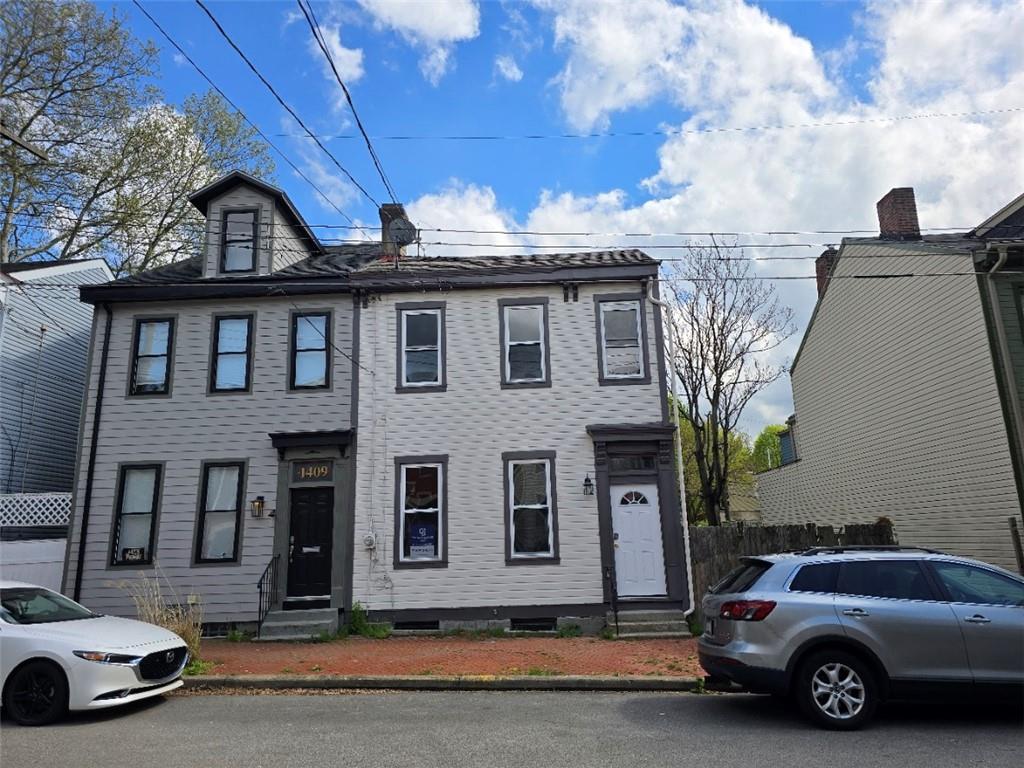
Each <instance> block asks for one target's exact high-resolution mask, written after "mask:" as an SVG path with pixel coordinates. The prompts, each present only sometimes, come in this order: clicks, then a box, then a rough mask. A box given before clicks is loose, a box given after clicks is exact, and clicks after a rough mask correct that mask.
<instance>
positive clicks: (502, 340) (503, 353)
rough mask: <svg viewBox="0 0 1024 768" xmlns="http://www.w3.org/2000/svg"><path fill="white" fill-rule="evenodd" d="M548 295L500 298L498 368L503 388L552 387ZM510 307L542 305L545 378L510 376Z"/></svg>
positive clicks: (542, 359)
mask: <svg viewBox="0 0 1024 768" xmlns="http://www.w3.org/2000/svg"><path fill="white" fill-rule="evenodd" d="M548 303H549V302H548V297H547V296H540V297H535V298H522V299H498V354H499V361H498V368H499V371H500V376H501V388H502V389H541V388H550V387H551V335H550V331H549V326H550V322H549V318H548ZM509 307H540V308H541V312H542V314H541V323H542V324H543V328H542V329H541V331H542V332H541V337H540V343H541V347H542V352H541V362H542V364H543V365H544V378H543V379H537V380H529V381H511V380H510V379H509V378H508V350H509V348H510V347H509V346H508V341H507V339H506V326H507V323H506V322H505V314H506V311H507V310H508V308H509Z"/></svg>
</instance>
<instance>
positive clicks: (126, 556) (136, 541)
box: [110, 464, 160, 565]
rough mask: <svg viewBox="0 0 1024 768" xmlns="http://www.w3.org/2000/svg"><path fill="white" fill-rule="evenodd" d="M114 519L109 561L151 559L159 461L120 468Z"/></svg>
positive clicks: (144, 561)
mask: <svg viewBox="0 0 1024 768" xmlns="http://www.w3.org/2000/svg"><path fill="white" fill-rule="evenodd" d="M117 488H118V491H117V510H116V516H115V520H114V540H113V546H112V548H111V555H110V562H111V564H112V565H148V564H150V563H152V562H153V543H154V542H153V540H154V538H155V535H156V526H155V525H154V520H155V519H156V508H157V499H158V498H159V494H160V465H159V464H146V465H133V466H127V467H122V468H121V476H120V478H119V480H118V486H117Z"/></svg>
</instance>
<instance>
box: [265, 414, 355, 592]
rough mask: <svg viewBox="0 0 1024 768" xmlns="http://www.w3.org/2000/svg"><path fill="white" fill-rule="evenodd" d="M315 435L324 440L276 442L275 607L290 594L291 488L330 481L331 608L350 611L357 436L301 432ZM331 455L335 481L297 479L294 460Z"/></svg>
mask: <svg viewBox="0 0 1024 768" xmlns="http://www.w3.org/2000/svg"><path fill="white" fill-rule="evenodd" d="M307 435H309V436H310V437H311V438H312V437H314V436H316V437H318V438H319V439H320V440H321V442H320V444H319V445H318V444H315V443H313V440H312V439H311V440H310V442H311V443H313V444H312V445H308V444H307V445H301V446H295V447H290V446H277V445H275V447H276V448H277V453H278V462H277V509H276V510H274V511H273V514H274V552H273V554H275V555H277V556H278V558H279V562H280V567H279V569H278V579H279V590H278V594H279V599H278V602H277V604H276V605H274V606H271V609H272V610H276V609H279V608H280V607H281V606H282V604H283V603H284V600H285V598H286V597H287V595H288V543H289V536H290V535H291V489H292V488H310V487H315V486H317V485H319V486H324V485H330V486H332V487H333V488H334V507H333V514H334V520H333V533H332V535H331V585H330V595H331V608H335V609H338V610H344V611H346V612H347V611H349V610H351V607H352V561H353V558H354V554H355V553H354V548H353V536H354V535H355V516H354V514H353V511H352V510H353V507H354V503H355V499H354V496H353V489H354V486H355V478H354V476H353V475H354V472H355V445H354V443H355V437H354V435H351V436H346V438H345V439H344V440H341V439H338V438H337V437H333V436H332V437H331V438H330V439H324V438H321V437H320V435H317V433H300V434H299V436H300V437H302V438H306V436H307ZM311 459H329V460H332V461H333V462H334V479H333V481H329V482H324V481H318V482H295V481H293V480H292V464H293V463H294V462H296V461H308V460H311Z"/></svg>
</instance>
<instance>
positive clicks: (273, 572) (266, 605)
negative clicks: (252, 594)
mask: <svg viewBox="0 0 1024 768" xmlns="http://www.w3.org/2000/svg"><path fill="white" fill-rule="evenodd" d="M280 560H281V556H280V555H274V556H273V557H272V558H270V562H269V563H267V567H266V568H264V569H263V575H262V576H260V580H259V583H258V584H257V587H258V588H259V591H260V604H259V618H258V620H257V622H256V637H259V636H260V630H262V629H263V620H264V619H265V618H267V614H268V613H270V609H271V608H273V607H274V606H275V605H277V600H278V585H277V572H278V563H279V562H280Z"/></svg>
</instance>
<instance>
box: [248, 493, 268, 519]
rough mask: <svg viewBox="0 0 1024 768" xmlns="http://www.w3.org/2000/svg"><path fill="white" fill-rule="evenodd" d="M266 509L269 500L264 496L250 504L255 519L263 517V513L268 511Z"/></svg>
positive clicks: (258, 497)
mask: <svg viewBox="0 0 1024 768" xmlns="http://www.w3.org/2000/svg"><path fill="white" fill-rule="evenodd" d="M266 508H267V500H266V499H265V498H263V497H262V496H257V497H256V498H255V499H253V500H252V501H250V502H249V512H250V513H251V514H252V516H253V517H263V513H264V511H266Z"/></svg>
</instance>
